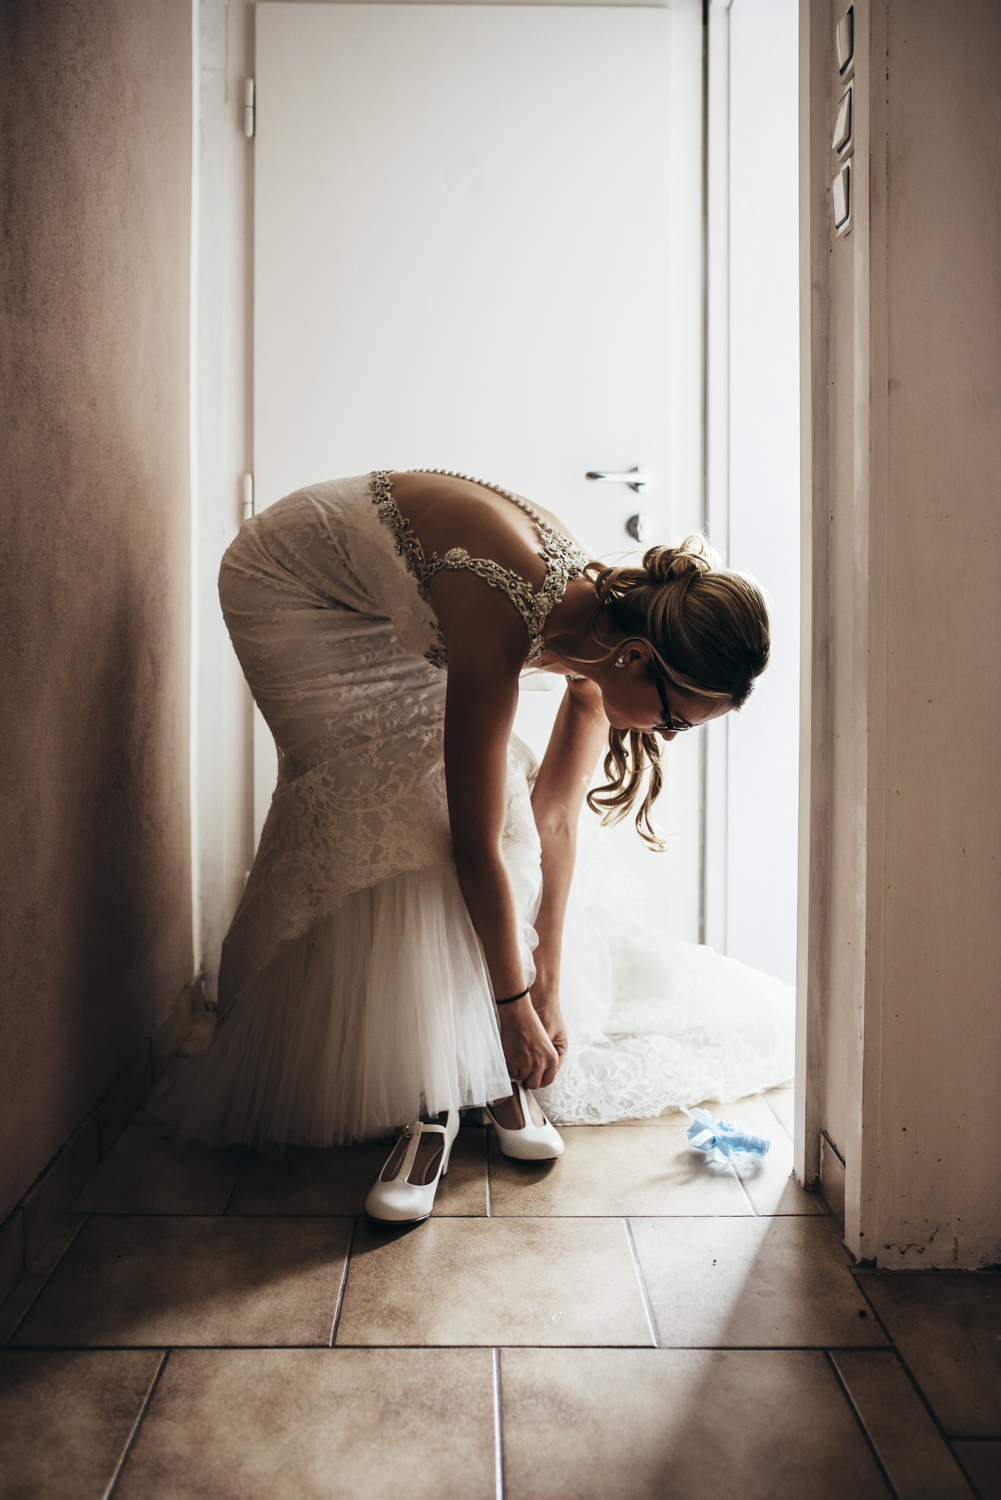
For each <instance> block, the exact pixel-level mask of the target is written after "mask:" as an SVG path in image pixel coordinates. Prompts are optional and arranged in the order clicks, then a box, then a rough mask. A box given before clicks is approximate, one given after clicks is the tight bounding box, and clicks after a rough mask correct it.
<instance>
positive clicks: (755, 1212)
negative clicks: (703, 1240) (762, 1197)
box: [716, 1161, 807, 1219]
mask: <svg viewBox="0 0 1001 1500" xmlns="http://www.w3.org/2000/svg"><path fill="white" fill-rule="evenodd" d="M727 1166H728V1167H729V1169H730V1171H731V1172H732V1173H733V1175H734V1177H736V1179H737V1182H738V1183H739V1185H740V1191H741V1192H742V1193H743V1195H744V1202H745V1203H746V1204H747V1206H748V1208H749V1209H750V1210H751V1213H752V1214H753V1215H754V1217H755V1218H756V1219H760V1218H762V1217H763V1215H761V1214H759V1213H758V1210H757V1207H756V1205H755V1202H754V1199H753V1198H752V1197H751V1195H750V1193H749V1192H748V1191H747V1188H746V1187H745V1186H744V1180H743V1178H742V1177H741V1175H740V1173H739V1172H738V1171H737V1168H736V1167H735V1166H734V1164H733V1162H732V1161H729V1162H727ZM716 1217H717V1218H718V1217H719V1215H718V1214H717V1215H716ZM764 1217H768V1218H778V1217H779V1215H778V1214H769V1215H766V1216H764ZM782 1217H785V1215H783V1216H782ZM794 1217H796V1218H799V1217H801V1216H800V1215H799V1214H797V1215H795V1216H794ZM803 1217H807V1216H806V1215H804V1216H803Z"/></svg>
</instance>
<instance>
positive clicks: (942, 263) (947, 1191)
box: [800, 0, 1001, 1269]
mask: <svg viewBox="0 0 1001 1500" xmlns="http://www.w3.org/2000/svg"><path fill="white" fill-rule="evenodd" d="M843 9H844V5H843V0H816V3H815V4H813V5H811V6H809V7H808V9H807V11H806V17H807V19H808V21H809V25H810V28H811V77H810V109H811V136H812V143H811V157H810V175H811V189H810V191H811V208H812V212H813V215H814V231H815V232H814V236H813V245H812V281H813V286H812V296H811V301H810V309H811V320H812V350H813V366H812V373H813V408H812V415H813V429H812V436H813V455H812V475H811V478H812V501H813V504H812V515H811V517H810V519H811V524H812V567H813V573H812V593H813V625H814V641H813V653H814V655H813V708H812V731H813V732H812V742H811V767H810V775H811V832H812V849H811V857H810V870H809V931H810V953H809V969H810V975H809V1007H808V1018H807V1019H808V1031H809V1032H811V1033H812V1035H810V1036H808V1046H807V1049H806V1050H807V1057H808V1073H809V1077H810V1083H811V1087H810V1089H809V1090H808V1091H807V1093H808V1101H807V1107H806V1123H805V1128H804V1130H803V1140H802V1142H801V1146H800V1151H801V1161H802V1163H803V1171H804V1175H806V1176H807V1177H809V1176H811V1175H813V1173H812V1171H811V1168H813V1170H815V1165H814V1162H815V1157H814V1153H813V1146H814V1142H815V1140H816V1133H817V1130H818V1129H819V1128H820V1127H823V1128H825V1129H827V1130H828V1132H829V1134H830V1135H831V1136H832V1138H833V1139H834V1140H835V1141H836V1143H837V1144H838V1146H839V1147H840V1148H841V1149H842V1150H843V1152H844V1154H845V1158H846V1174H845V1210H846V1211H845V1232H846V1240H847V1243H848V1245H849V1247H850V1248H851V1249H852V1250H853V1251H854V1252H855V1253H856V1254H857V1255H860V1256H862V1257H865V1258H866V1259H874V1260H876V1261H877V1262H878V1263H879V1264H881V1265H885V1266H891V1267H899V1268H907V1269H918V1268H926V1267H929V1268H930V1267H932V1266H937V1267H946V1268H947V1267H950V1266H958V1267H968V1266H983V1265H990V1264H993V1263H996V1262H997V1261H998V1260H999V1259H1001V1198H999V1196H998V1192H997V1186H996V1178H997V1172H996V1167H995V1165H994V1164H995V1162H996V1160H997V1157H998V1153H999V1151H1001V1112H999V1110H998V1106H997V1101H998V1093H999V1089H1001V925H999V922H998V912H999V909H1001V799H999V796H998V744H999V741H1001V671H999V668H998V658H999V645H1001V589H999V586H998V580H999V578H1001V506H999V499H1001V496H999V489H1001V480H999V475H1001V275H999V259H998V246H999V244H1001V176H999V172H998V156H997V141H998V138H999V135H1001V93H999V91H998V86H997V78H998V75H999V72H1001V7H998V5H997V4H996V3H995V0H961V3H957V4H955V5H952V6H946V7H943V6H942V5H941V4H939V3H937V0H893V4H890V3H889V0H855V25H856V51H857V59H856V64H855V74H854V82H855V108H854V110H853V114H854V121H855V131H856V137H855V143H854V150H855V154H854V158H853V162H854V170H855V177H854V185H855V208H854V210H853V213H854V228H853V229H852V232H851V234H849V235H846V236H843V237H841V238H834V237H832V235H831V229H830V225H831V213H830V203H829V201H827V195H828V191H829V185H830V181H831V177H832V175H833V172H834V169H835V168H834V159H833V154H832V151H831V144H830V142H831V132H832V128H833V118H834V109H835V106H836V102H837V97H838V96H839V94H840V92H841V88H842V87H843V85H841V86H839V85H838V84H837V82H836V81H835V80H836V72H835V70H834V63H833V57H832V41H833V26H834V22H835V21H836V19H837V17H838V15H840V14H841V13H842V12H843Z"/></svg>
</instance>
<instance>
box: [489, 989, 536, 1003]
mask: <svg viewBox="0 0 1001 1500" xmlns="http://www.w3.org/2000/svg"><path fill="white" fill-rule="evenodd" d="M531 988H532V986H531V985H530V984H526V986H525V988H524V989H523V990H521V991H520V993H519V994H517V995H508V997H507V999H506V1000H495V1001H494V1004H495V1005H513V1004H514V1002H515V1001H516V1000H524V998H525V996H526V995H527V994H528V992H529V990H530V989H531Z"/></svg>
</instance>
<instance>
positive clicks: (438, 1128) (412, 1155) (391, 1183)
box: [365, 1109, 459, 1224]
mask: <svg viewBox="0 0 1001 1500" xmlns="http://www.w3.org/2000/svg"><path fill="white" fill-rule="evenodd" d="M458 1133H459V1111H458V1110H457V1109H450V1110H449V1111H448V1113H447V1115H446V1116H445V1123H444V1125H441V1124H438V1123H437V1122H435V1123H434V1124H431V1125H427V1124H425V1123H424V1121H423V1120H412V1121H411V1122H410V1124H409V1125H405V1126H404V1128H403V1134H402V1135H401V1136H400V1138H399V1140H398V1141H397V1142H396V1145H395V1146H394V1147H393V1149H392V1151H391V1152H390V1153H389V1159H388V1161H387V1162H386V1165H385V1166H384V1167H383V1169H382V1171H381V1172H380V1173H379V1177H378V1180H377V1181H376V1183H375V1184H374V1186H373V1187H372V1189H371V1190H370V1192H369V1195H368V1197H367V1198H366V1199H365V1212H366V1213H367V1214H368V1215H369V1217H370V1218H372V1219H380V1220H381V1221H382V1222H383V1223H384V1224H420V1223H422V1222H423V1220H424V1219H426V1218H427V1216H428V1214H430V1212H431V1209H432V1208H433V1206H434V1195H435V1193H436V1192H437V1191H438V1183H439V1182H440V1180H441V1179H442V1178H443V1177H444V1175H445V1173H446V1172H447V1171H448V1159H449V1157H450V1156H451V1154H452V1142H453V1141H454V1140H455V1137H456V1136H457V1135H458Z"/></svg>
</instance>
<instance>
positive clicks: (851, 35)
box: [835, 5, 855, 78]
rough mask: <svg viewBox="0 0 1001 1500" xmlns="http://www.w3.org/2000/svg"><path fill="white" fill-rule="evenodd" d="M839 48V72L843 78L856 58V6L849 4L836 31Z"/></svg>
mask: <svg viewBox="0 0 1001 1500" xmlns="http://www.w3.org/2000/svg"><path fill="white" fill-rule="evenodd" d="M835 42H836V45H837V50H838V73H839V74H840V76H841V77H842V78H844V76H845V74H846V73H847V72H848V69H849V68H850V67H851V65H852V63H853V62H854V60H855V7H854V5H849V7H848V9H847V10H846V11H845V13H844V15H843V16H842V17H841V20H840V21H839V22H838V26H837V31H836V32H835Z"/></svg>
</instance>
